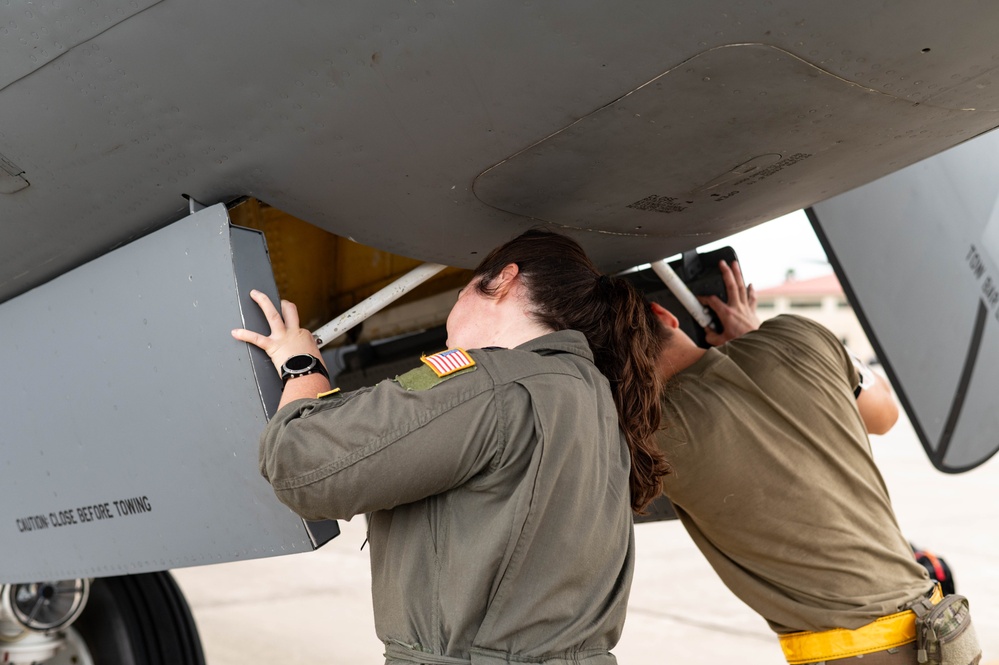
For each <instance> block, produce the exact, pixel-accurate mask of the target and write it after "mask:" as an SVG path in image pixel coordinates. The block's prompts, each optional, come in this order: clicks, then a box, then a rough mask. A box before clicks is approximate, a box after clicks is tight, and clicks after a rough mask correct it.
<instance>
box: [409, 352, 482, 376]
mask: <svg viewBox="0 0 999 665" xmlns="http://www.w3.org/2000/svg"><path fill="white" fill-rule="evenodd" d="M420 360H422V361H423V362H425V363H426V364H428V365H430V369H432V370H434V373H435V374H436V375H437V376H439V377H443V376H447V375H448V374H454V373H455V372H457V371H458V370H462V369H466V368H468V367H474V366H475V361H474V360H472V357H471V356H470V355H468V353H466V352H465V350H464V349H450V350H448V351H441V352H440V353H435V354H434V355H432V356H423V357H422V358H420Z"/></svg>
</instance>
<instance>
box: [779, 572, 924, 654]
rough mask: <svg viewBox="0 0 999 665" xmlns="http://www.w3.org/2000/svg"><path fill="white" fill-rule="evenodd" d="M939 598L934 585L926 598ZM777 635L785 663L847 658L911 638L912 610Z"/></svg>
mask: <svg viewBox="0 0 999 665" xmlns="http://www.w3.org/2000/svg"><path fill="white" fill-rule="evenodd" d="M942 599H943V594H942V593H940V587H935V588H934V589H933V595H932V596H930V602H931V603H933V604H934V605H936V604H937V603H939V602H940V601H941V600H942ZM778 637H779V638H780V647H781V649H783V650H784V657H785V658H786V659H787V662H788V664H789V665H802V664H803V663H820V662H822V661H825V660H836V659H838V658H850V657H852V656H860V655H862V654H866V653H874V652H875V651H884V650H885V649H891V648H893V647H900V646H902V645H905V644H910V643H912V642H915V641H916V613H915V612H913V611H912V610H904V611H902V612H896V613H895V614H889V615H888V616H884V617H881V618H880V619H875V620H874V621H872V622H871V623H869V624H866V625H864V626H861V627H860V628H857V629H855V630H847V629H846V628H833V629H832V630H823V631H821V632H817V633H816V632H810V631H804V632H801V633H788V634H786V635H779V636H778Z"/></svg>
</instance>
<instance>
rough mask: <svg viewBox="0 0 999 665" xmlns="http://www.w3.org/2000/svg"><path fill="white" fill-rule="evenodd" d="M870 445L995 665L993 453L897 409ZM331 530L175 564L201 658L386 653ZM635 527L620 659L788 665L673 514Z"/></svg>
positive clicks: (997, 604) (351, 561) (997, 491)
mask: <svg viewBox="0 0 999 665" xmlns="http://www.w3.org/2000/svg"><path fill="white" fill-rule="evenodd" d="M873 445H874V449H875V457H876V458H877V461H878V464H879V465H880V467H881V470H882V473H883V475H884V477H885V482H886V483H887V484H888V488H889V491H890V492H891V496H892V500H893V502H894V505H895V510H896V514H897V515H898V519H899V522H900V524H901V527H902V530H903V532H904V533H905V534H906V536H907V537H908V538H909V539H910V540H911V541H913V542H914V543H915V544H916V545H918V546H920V547H923V548H925V549H929V550H931V551H935V552H937V553H938V554H939V555H941V556H943V557H944V558H945V559H946V560H947V562H948V563H949V564H950V566H951V567H952V569H953V571H954V577H955V579H956V581H957V589H958V592H959V593H963V594H965V595H967V596H968V598H969V600H970V602H971V607H972V614H973V617H974V623H975V626H976V629H977V631H978V636H979V639H980V640H981V642H982V648H983V652H984V659H983V661H982V663H983V665H985V664H988V665H999V459H992V460H990V461H989V462H986V463H985V464H984V465H983V466H982V467H979V468H978V469H976V470H974V471H971V472H968V473H965V474H960V475H947V474H942V473H940V472H938V471H936V470H935V469H933V468H932V466H931V465H930V463H929V462H928V461H927V459H926V456H925V455H924V453H923V451H922V448H921V447H920V445H919V443H918V441H917V439H916V436H915V434H914V433H913V431H912V428H911V426H910V425H909V423H908V422H907V421H905V419H904V417H903V419H902V421H900V422H899V424H898V425H897V426H896V427H895V429H894V430H893V431H892V432H890V433H889V434H887V435H885V436H883V437H875V438H874V441H873ZM760 482H766V481H765V480H764V479H761V480H760ZM778 498H779V489H778V488H775V500H777V499H778ZM341 529H342V530H343V533H342V534H341V535H340V537H338V538H336V539H335V540H333V541H332V542H330V543H329V544H327V545H326V546H325V547H324V548H322V549H320V550H319V551H317V552H312V553H308V554H297V555H292V556H285V557H277V558H272V559H260V560H255V561H245V562H237V563H228V564H220V565H214V566H203V567H197V568H187V569H181V570H175V571H174V575H175V577H176V579H177V580H178V582H179V583H180V585H181V586H182V588H183V589H184V592H185V594H186V595H187V598H188V600H189V602H190V604H191V606H192V608H193V611H194V615H195V619H196V621H197V623H198V628H199V630H200V632H201V637H202V641H203V643H204V648H205V654H206V658H207V662H208V664H209V665H247V664H256V663H261V664H263V663H275V664H281V665H319V664H326V663H331V664H333V663H335V664H338V665H339V664H348V663H349V664H351V665H369V664H370V665H380V664H381V663H383V662H384V661H383V658H382V647H381V643H380V642H379V641H378V640H377V638H376V637H375V633H374V622H373V620H372V616H371V599H370V596H369V585H370V574H369V569H368V553H367V549H365V550H364V551H361V549H360V547H361V543H362V542H363V541H364V520H363V518H356V519H354V520H353V521H352V522H349V523H343V522H342V523H341ZM636 536H637V548H638V564H637V569H636V574H635V583H634V587H633V590H632V594H631V602H630V604H629V610H628V621H627V624H626V626H625V630H624V636H623V638H622V639H621V642H620V644H619V645H618V647H617V648H616V649H615V650H614V653H615V654H616V655H617V657H618V661H619V662H620V663H622V665H624V664H627V663H677V664H681V665H686V664H688V663H689V664H693V665H696V664H700V663H717V662H739V663H743V664H745V665H756V664H760V665H763V664H771V663H773V664H779V663H782V662H784V661H783V657H782V655H781V652H780V649H779V647H778V646H777V641H776V639H775V638H774V637H773V635H772V634H771V633H770V631H769V630H768V628H767V626H766V624H765V623H764V622H763V620H762V619H760V618H759V617H757V616H756V615H755V614H754V613H753V612H752V611H751V610H749V609H748V608H746V607H745V606H743V605H742V604H741V603H740V602H739V601H738V600H736V599H735V597H734V596H732V594H731V593H730V592H729V591H728V590H727V589H726V588H725V587H724V586H723V585H722V584H721V583H720V582H719V581H718V579H717V578H716V577H715V575H714V573H713V572H712V570H711V569H710V567H708V565H707V564H706V563H705V561H704V559H703V558H702V557H701V555H700V553H699V552H698V551H697V548H696V547H694V545H693V544H692V543H691V541H690V539H689V538H688V537H687V535H686V533H685V532H684V530H683V527H682V526H681V525H680V524H679V523H678V522H660V523H655V524H640V525H638V526H637V527H636Z"/></svg>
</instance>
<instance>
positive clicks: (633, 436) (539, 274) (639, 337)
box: [473, 230, 670, 514]
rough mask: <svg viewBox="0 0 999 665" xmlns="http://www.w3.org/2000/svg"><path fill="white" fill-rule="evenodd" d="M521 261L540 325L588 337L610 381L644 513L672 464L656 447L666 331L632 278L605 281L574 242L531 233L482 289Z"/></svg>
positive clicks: (490, 265)
mask: <svg viewBox="0 0 999 665" xmlns="http://www.w3.org/2000/svg"><path fill="white" fill-rule="evenodd" d="M511 263H515V264H516V265H517V267H518V269H519V273H518V276H519V277H520V279H521V280H522V281H523V284H524V286H525V287H526V289H527V292H528V296H529V298H530V300H531V303H532V306H533V308H534V311H533V312H532V313H531V314H532V315H533V316H534V317H535V320H537V321H538V322H539V323H541V324H543V325H546V326H548V327H550V328H552V329H554V330H567V329H571V330H578V331H579V332H581V333H583V335H585V336H586V340H587V342H589V345H590V349H592V351H593V357H594V363H595V364H596V366H597V369H599V370H600V371H601V372H602V373H603V375H604V376H606V377H607V378H608V380H609V381H610V385H611V392H612V394H613V395H614V403H615V405H616V406H617V412H618V419H619V421H620V423H621V428H622V430H624V435H625V438H626V439H627V441H628V447H629V449H630V451H631V507H632V509H633V510H634V511H635V512H636V513H639V514H641V513H642V512H643V511H644V510H645V507H646V506H648V504H649V503H650V502H651V501H652V500H653V499H655V498H656V497H657V496H659V494H660V493H662V484H663V481H662V479H663V476H665V475H666V474H667V473H669V470H670V468H669V464H667V462H666V459H665V458H664V457H663V454H662V453H661V452H660V450H659V447H658V445H656V440H655V432H656V430H657V429H659V421H660V419H661V417H662V404H661V402H660V388H661V386H662V380H661V378H660V375H659V372H658V371H657V370H656V364H655V363H656V360H657V359H658V358H659V354H660V352H661V350H662V348H663V343H664V335H663V327H662V326H661V325H660V324H659V321H658V320H657V319H656V317H655V315H653V313H652V310H651V308H650V307H649V305H648V303H647V302H646V301H645V298H644V297H643V296H642V294H641V293H639V292H638V290H637V289H635V288H634V287H633V286H632V285H631V284H629V283H628V282H627V281H625V280H624V279H620V278H615V277H607V276H605V275H602V274H601V273H600V271H599V270H597V268H596V266H594V265H593V262H592V261H590V259H589V257H588V256H586V253H585V252H583V249H582V247H580V246H579V244H577V243H576V241H574V240H572V239H571V238H567V237H566V236H563V235H559V234H557V233H551V232H548V231H541V230H531V231H527V232H526V233H523V234H521V235H520V236H518V237H516V238H514V239H513V240H511V241H510V242H508V243H506V244H505V245H502V246H500V247H497V248H496V249H494V250H493V251H492V252H490V253H489V255H488V256H487V257H486V258H485V259H483V260H482V263H480V264H479V267H478V268H476V269H475V278H474V279H477V280H478V281H474V279H473V282H474V284H475V288H476V289H477V290H478V291H479V292H480V293H482V294H483V295H486V296H491V295H492V293H491V291H490V285H491V283H492V281H493V280H494V279H495V278H496V276H497V275H499V274H500V272H501V271H502V270H503V268H504V267H506V266H507V265H509V264H511Z"/></svg>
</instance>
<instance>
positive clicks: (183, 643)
mask: <svg viewBox="0 0 999 665" xmlns="http://www.w3.org/2000/svg"><path fill="white" fill-rule="evenodd" d="M72 630H75V632H76V633H77V634H78V635H79V637H80V638H81V639H82V641H83V642H84V643H85V651H89V653H84V651H81V655H83V656H85V657H86V658H89V659H90V661H89V662H90V663H93V665H204V663H205V657H204V654H203V652H202V650H201V639H200V638H199V637H198V629H197V627H196V626H195V625H194V617H193V616H192V615H191V610H190V608H189V607H188V606H187V601H185V600H184V596H183V594H182V593H181V591H180V588H179V587H178V586H177V583H176V582H174V581H173V577H172V576H171V575H170V573H168V572H159V573H144V574H141V575H123V576H121V577H107V578H101V579H95V580H94V582H93V585H92V586H91V588H90V600H89V601H88V602H87V608H86V609H85V610H84V611H83V614H81V615H80V618H79V619H77V620H76V622H75V623H74V624H73V627H72ZM68 648H69V649H72V648H77V649H79V648H80V647H79V645H77V646H76V647H74V646H72V645H69V646H68ZM80 662H87V661H86V659H85V658H84V659H81V661H80Z"/></svg>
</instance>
